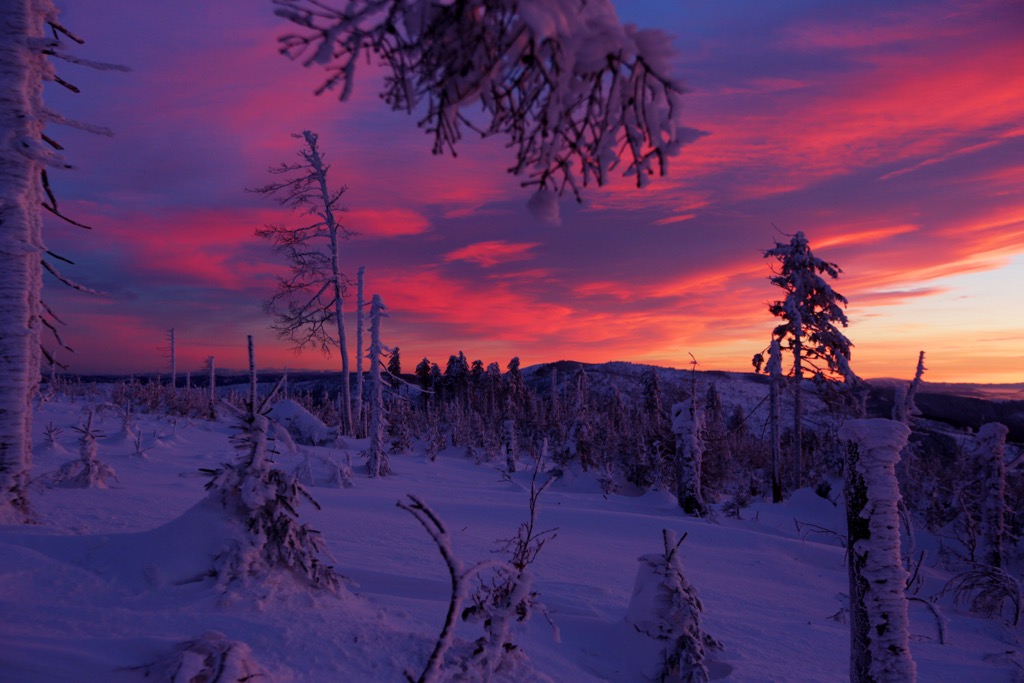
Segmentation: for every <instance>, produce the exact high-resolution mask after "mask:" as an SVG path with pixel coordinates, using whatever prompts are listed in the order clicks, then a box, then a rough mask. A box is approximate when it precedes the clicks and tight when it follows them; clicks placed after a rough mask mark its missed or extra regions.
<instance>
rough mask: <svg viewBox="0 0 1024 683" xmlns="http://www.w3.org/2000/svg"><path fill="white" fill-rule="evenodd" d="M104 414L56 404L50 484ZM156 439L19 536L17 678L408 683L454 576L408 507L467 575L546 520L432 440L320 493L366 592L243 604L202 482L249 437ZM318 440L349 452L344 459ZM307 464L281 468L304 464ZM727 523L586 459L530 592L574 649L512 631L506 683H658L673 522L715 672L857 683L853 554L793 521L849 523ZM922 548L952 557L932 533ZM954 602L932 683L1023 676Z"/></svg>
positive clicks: (934, 575)
mask: <svg viewBox="0 0 1024 683" xmlns="http://www.w3.org/2000/svg"><path fill="white" fill-rule="evenodd" d="M762 391H763V387H762ZM103 404H104V401H103V398H102V397H98V398H97V399H95V400H94V401H91V402H85V401H78V402H71V401H69V400H68V399H66V398H63V397H61V396H57V397H55V398H53V399H52V400H50V401H49V402H47V403H45V404H43V405H41V406H39V407H38V408H37V409H36V419H35V421H34V424H35V432H34V434H33V436H34V437H35V438H34V439H33V443H34V444H39V445H38V446H36V448H35V460H36V463H35V468H34V469H33V476H35V475H37V474H43V473H46V472H50V471H54V470H56V469H57V468H58V467H59V466H60V465H61V464H63V463H64V462H65V461H66V460H67V459H68V452H72V453H75V452H77V450H78V443H77V442H78V438H79V436H80V435H79V434H77V433H76V432H74V430H73V429H72V428H73V427H74V426H76V425H78V424H80V423H81V422H82V418H83V416H84V415H86V414H87V413H88V410H89V408H91V407H92V408H95V409H96V417H95V426H96V427H97V429H101V430H102V431H104V432H106V433H109V434H116V433H117V430H118V428H119V426H120V416H119V414H118V411H117V409H116V407H114V406H109V405H107V406H106V407H104V405H103ZM51 422H52V423H53V425H54V426H55V427H57V428H60V429H62V430H63V431H62V432H61V433H60V434H57V435H56V439H57V441H58V442H59V443H60V445H61V446H62V447H63V449H64V451H65V452H61V451H57V450H53V449H47V448H45V447H44V444H45V441H46V439H45V436H44V433H45V426H46V425H47V424H48V423H51ZM137 433H138V434H140V435H142V436H143V439H144V445H145V447H147V448H149V451H148V456H149V457H148V458H145V459H144V458H139V457H136V456H135V455H133V452H134V447H133V445H132V444H131V443H128V442H123V441H122V442H118V440H117V439H116V438H110V439H108V440H105V441H104V442H102V445H101V449H100V450H101V455H102V457H103V458H104V459H105V460H106V461H107V462H109V463H110V464H111V465H113V466H114V467H115V468H116V469H117V473H118V476H119V478H120V482H119V483H111V486H110V488H108V489H97V488H87V489H86V488H83V489H41V490H40V489H38V488H36V487H33V489H32V491H31V496H32V505H33V508H34V509H35V510H36V512H37V515H38V521H39V524H36V525H11V526H3V527H0V614H2V615H3V617H2V618H0V680H3V681H5V682H6V681H14V682H17V683H54V682H65V681H67V682H75V683H82V682H87V683H91V682H103V683H128V682H139V683H143V682H145V683H152V681H154V680H160V679H159V678H154V676H155V675H156V674H157V673H159V672H160V671H166V669H161V668H160V666H161V663H167V662H168V658H173V657H179V658H180V659H182V660H185V663H187V664H188V666H195V665H196V664H197V662H196V661H195V659H194V657H193V655H192V654H185V653H186V652H188V651H189V650H190V649H191V650H192V651H193V652H194V653H198V652H200V651H204V652H208V651H213V652H223V653H225V654H224V663H225V666H226V667H227V666H237V667H239V668H241V667H250V669H249V670H255V668H256V667H259V668H261V669H263V670H264V671H266V672H267V676H266V677H256V678H255V679H254V680H255V681H261V683H265V682H266V681H271V680H272V681H277V682H279V683H280V682H282V681H284V682H290V681H295V682H308V683H322V682H323V681H359V682H361V683H362V682H365V683H372V682H377V681H380V682H387V683H390V682H394V681H401V680H402V679H403V672H404V671H406V670H412V671H415V672H419V671H422V670H423V667H424V666H425V664H426V662H427V658H428V657H429V655H430V652H431V650H432V648H433V647H434V644H435V641H436V639H437V636H438V634H439V632H440V629H441V625H442V623H443V621H444V616H445V610H446V608H447V605H448V599H449V580H448V579H449V577H448V574H447V570H446V568H445V566H444V563H443V562H442V561H441V559H440V558H439V557H438V550H437V546H436V545H435V544H434V542H433V541H432V540H431V539H430V538H429V537H428V535H427V534H425V533H424V531H423V528H422V527H420V525H419V524H417V523H416V521H415V520H414V519H413V518H412V517H411V516H410V515H409V514H408V513H407V512H405V511H403V510H400V509H398V508H397V507H396V506H395V503H396V501H398V500H399V499H403V498H404V497H405V496H406V494H408V493H410V492H412V493H415V494H416V495H417V496H419V497H420V498H422V499H423V500H424V501H425V502H427V503H428V504H430V506H431V508H432V509H434V510H435V511H436V512H437V514H438V515H439V516H440V517H441V518H442V519H443V520H444V521H445V523H446V525H447V528H448V529H449V530H450V532H451V541H452V546H453V551H454V552H455V553H457V554H458V556H459V557H461V558H463V559H464V560H465V561H466V562H467V563H475V562H479V561H482V560H488V559H492V558H493V557H494V554H493V553H492V551H493V550H495V549H496V544H495V541H496V540H497V539H505V538H509V537H511V536H514V535H515V530H516V528H517V527H518V525H519V524H521V523H522V522H523V521H524V520H525V519H526V518H527V516H528V510H527V506H528V495H529V493H528V492H529V489H530V477H531V473H530V472H521V473H516V474H514V475H512V476H511V478H510V479H509V478H503V477H502V476H501V475H500V474H499V473H498V472H496V471H495V469H494V468H493V467H490V466H487V465H483V466H478V465H475V464H474V463H473V462H472V461H470V460H467V459H466V458H465V457H464V454H463V452H462V451H461V450H456V449H444V450H441V451H440V452H439V454H438V457H437V460H436V462H430V461H428V460H427V458H426V457H425V454H424V450H425V445H424V444H423V443H422V442H416V444H415V446H414V448H413V451H412V453H411V454H409V455H402V456H392V458H391V465H392V467H393V469H394V470H395V476H393V477H382V478H380V479H370V478H369V477H366V476H364V475H361V474H360V475H357V476H356V477H355V478H354V481H355V486H354V487H353V488H349V489H343V488H333V487H332V488H327V487H317V488H316V489H315V490H314V491H313V493H314V495H315V496H316V498H317V500H318V501H319V502H320V504H321V505H322V506H323V510H322V511H320V512H316V511H315V510H314V509H313V508H312V506H306V505H304V506H302V508H300V513H301V516H302V521H304V522H307V523H309V524H310V525H311V526H312V527H314V528H316V529H319V530H320V531H321V532H323V535H324V540H325V542H326V545H327V547H328V548H329V550H330V552H331V554H332V555H333V556H334V558H335V559H336V565H335V566H336V568H337V569H338V571H339V572H340V573H341V574H343V575H345V576H347V577H349V579H351V583H350V584H348V593H349V594H342V595H340V596H338V597H336V596H333V595H331V594H329V593H325V592H323V591H314V590H311V589H308V588H305V587H303V586H301V585H300V584H299V583H297V582H296V581H295V580H293V579H292V578H291V577H290V576H289V575H287V574H283V573H282V574H279V575H276V576H272V577H270V578H269V579H267V580H266V581H265V582H263V583H261V584H257V585H254V586H252V587H249V588H247V589H244V590H242V591H240V592H232V593H228V594H225V593H223V592H221V591H220V590H218V589H217V587H216V586H215V585H214V584H213V582H212V581H210V580H205V581H204V580H198V581H197V580H196V578H197V575H199V574H200V573H202V572H204V571H207V570H208V568H209V567H210V564H211V559H212V558H213V557H214V556H215V555H216V554H217V553H219V552H220V551H221V550H222V549H223V538H224V537H223V535H222V534H224V533H228V532H230V529H226V528H225V527H226V526H227V525H226V524H225V522H224V521H223V512H222V510H221V509H220V506H219V505H216V504H213V503H211V502H209V501H206V502H203V501H204V498H205V496H206V494H205V492H204V490H203V484H204V483H205V481H206V478H205V477H203V476H201V475H200V474H199V472H198V470H199V468H201V467H206V468H209V467H217V466H219V464H220V463H221V462H223V461H224V460H225V459H226V457H228V454H230V453H232V451H233V448H232V446H231V444H230V442H229V441H228V438H229V436H230V434H231V433H232V429H231V426H230V424H229V423H227V422H206V421H192V422H189V421H185V420H180V419H179V421H178V425H177V429H176V430H172V429H171V422H170V421H169V420H167V419H163V418H158V417H155V416H153V415H147V414H142V415H139V416H138V424H137ZM157 437H159V438H157ZM365 447H366V442H365V441H357V442H355V443H354V444H353V446H352V448H353V450H356V449H364V448H365ZM308 448H309V450H310V451H311V452H312V453H315V454H318V455H324V456H325V457H337V451H336V450H335V451H333V455H332V451H331V450H329V449H326V448H316V447H308ZM303 457H304V456H303V455H302V454H296V455H290V454H288V453H282V454H280V455H278V456H276V457H275V459H276V460H277V465H278V466H279V467H282V468H285V469H291V467H293V466H297V465H298V464H299V463H300V462H301V461H302V459H303ZM498 464H499V463H495V465H498ZM354 465H356V467H354V469H356V470H357V471H359V472H362V471H363V470H362V469H361V468H360V467H358V465H359V463H354ZM524 469H525V468H524ZM713 507H714V506H713ZM718 517H719V519H718V521H717V522H714V521H707V520H703V519H696V518H693V517H690V516H686V515H683V514H682V512H681V511H680V509H679V507H678V505H677V504H676V500H675V498H674V496H672V495H671V494H670V493H668V492H665V491H654V492H650V493H648V494H646V495H644V496H636V497H628V496H617V495H609V496H607V497H606V496H604V495H603V494H602V493H601V490H600V485H599V483H598V482H597V477H596V475H594V474H592V473H580V472H578V471H576V470H574V469H571V468H570V469H569V470H568V471H567V472H566V475H565V476H564V477H563V478H562V479H560V480H558V481H556V482H555V483H554V484H553V485H552V487H551V488H549V489H548V490H547V491H546V492H545V493H544V495H543V496H542V497H541V499H540V510H539V522H538V523H539V524H540V525H541V527H542V528H552V527H558V537H557V538H555V539H553V540H552V541H551V542H550V543H549V544H548V545H547V546H546V547H545V548H544V552H543V553H541V554H540V556H539V557H538V559H537V562H536V563H535V564H534V565H532V566H531V569H532V573H533V581H532V589H531V590H535V591H537V592H539V593H540V598H541V600H543V601H544V603H545V604H546V605H547V606H548V608H549V609H550V611H551V617H552V619H553V620H554V622H555V623H556V625H557V626H558V627H559V629H560V632H561V636H562V637H561V643H557V642H555V641H554V639H553V638H552V633H551V628H550V626H549V625H548V624H547V623H546V621H545V620H544V619H543V618H534V619H531V620H530V621H529V622H527V623H526V624H513V625H512V627H513V629H521V630H519V631H517V632H516V633H515V634H514V635H515V641H514V642H515V643H516V644H517V645H518V646H519V648H520V651H521V653H522V656H521V657H519V658H517V659H516V660H515V664H516V666H515V667H514V668H511V669H510V670H507V671H506V670H503V671H501V672H498V673H496V675H495V676H494V678H493V680H494V681H503V682H508V681H522V682H526V681H529V682H531V683H533V682H535V681H543V680H553V681H558V682H559V683H562V682H570V681H571V682H572V683H594V682H599V681H612V682H614V683H637V681H638V675H637V672H639V671H642V670H645V669H647V668H648V667H652V666H653V662H651V661H650V660H649V659H645V657H646V655H647V654H649V653H650V649H649V642H650V639H649V638H647V637H646V636H644V635H641V634H639V633H638V632H637V631H636V629H635V628H633V626H632V625H630V624H629V623H627V621H626V619H625V617H626V613H627V610H628V607H629V603H630V597H631V595H632V588H633V584H634V579H635V577H636V573H637V558H638V557H640V556H642V555H645V554H650V553H653V552H658V551H659V550H660V548H661V545H662V537H661V533H662V529H665V528H668V529H672V530H674V531H676V532H677V533H678V534H679V535H682V533H687V534H688V535H687V539H686V541H685V542H684V543H683V545H682V546H681V548H680V552H681V553H682V555H683V558H682V559H683V561H684V563H685V569H686V578H687V579H688V581H689V582H690V584H691V585H692V586H693V587H694V588H695V590H696V591H697V593H698V594H699V596H700V599H701V602H702V603H703V607H704V610H703V615H702V619H703V626H704V628H705V629H706V630H707V632H708V633H711V634H712V635H714V636H715V638H717V639H719V640H720V641H721V642H722V643H723V644H724V645H725V649H724V650H723V651H721V652H717V653H712V654H711V655H710V656H709V657H708V658H707V659H706V660H705V662H706V665H707V667H708V672H709V676H710V678H711V680H722V681H730V682H751V683H765V682H767V681H778V682H789V681H801V682H808V683H810V682H816V681H817V682H822V683H824V682H835V681H843V680H846V679H847V666H848V652H849V651H848V637H849V636H848V628H849V626H848V624H846V623H841V622H839V621H836V620H833V619H831V618H830V617H831V616H832V615H834V614H836V613H837V611H841V608H842V607H843V606H844V605H845V598H844V597H843V594H845V593H846V590H847V577H846V567H845V565H844V552H845V551H844V549H843V548H842V547H840V545H839V544H838V542H837V539H836V537H835V536H831V535H827V534H816V535H811V536H807V537H806V538H804V536H806V534H801V533H800V532H799V531H798V530H797V529H796V528H795V526H794V519H797V520H800V521H802V522H812V523H814V524H818V525H820V526H823V527H826V528H832V529H836V530H840V525H841V524H842V519H843V515H842V510H841V509H840V508H836V507H834V506H833V505H832V504H831V503H830V502H829V501H827V500H824V499H822V498H819V497H818V496H815V495H814V494H813V493H812V492H810V491H809V490H801V491H797V492H795V493H794V494H793V495H792V496H791V497H790V498H788V499H787V500H786V502H785V503H782V504H779V505H772V504H771V503H766V502H755V503H754V504H753V505H752V506H751V507H749V508H746V509H744V510H743V518H744V519H741V520H737V519H730V518H727V517H725V515H721V514H720V515H719V516H718ZM918 543H919V545H920V546H921V547H926V546H927V547H932V548H934V547H935V545H937V541H936V540H935V539H934V538H933V537H930V536H928V535H927V534H925V533H920V534H919V536H918ZM929 544H931V545H929ZM936 555H937V554H933V553H931V552H929V558H931V557H935V556H936ZM929 563H931V560H929ZM948 578H949V574H948V573H946V572H944V571H943V570H941V569H937V568H932V567H928V570H927V572H926V577H925V586H924V587H923V589H922V593H921V594H923V595H933V594H935V593H937V592H938V591H939V590H940V589H941V587H942V586H943V585H944V583H945V581H946V580H948ZM939 606H940V609H941V610H942V611H943V613H944V614H945V615H946V616H947V617H948V618H949V627H948V644H947V645H940V644H939V643H938V638H937V634H936V626H935V620H934V618H933V617H932V615H931V614H929V613H928V612H927V610H926V609H924V608H923V607H922V606H921V605H919V604H915V603H912V604H911V613H910V635H911V640H910V646H911V649H912V652H913V655H914V659H915V660H916V662H917V667H918V677H919V680H921V681H927V682H929V683H932V682H937V683H943V682H946V681H948V682H951V683H953V682H956V683H962V682H964V681H1011V680H1014V675H1015V672H1016V671H1017V670H1019V667H1018V664H1017V662H1021V661H1022V658H1021V657H1020V655H1019V654H1018V653H1017V647H1016V646H1015V645H1013V644H1012V643H1014V642H1016V639H1017V637H1016V631H1013V630H1007V628H1006V627H1005V626H1003V625H1002V624H1001V623H1000V622H998V621H994V620H986V619H980V618H975V617H972V616H970V615H969V614H968V613H966V610H962V609H959V608H957V607H956V606H955V605H953V603H952V598H951V597H944V598H941V599H940V604H939ZM211 632H216V633H218V634H222V637H217V636H214V635H212V634H211ZM204 634H207V635H206V637H205V645H200V644H199V643H203V642H204ZM479 634H480V625H479V624H474V623H464V622H459V623H457V625H456V629H455V634H454V639H453V647H452V650H451V652H450V653H449V659H448V660H446V664H447V666H446V669H445V670H446V671H448V674H449V675H451V676H454V671H453V670H452V668H451V663H452V662H453V659H451V658H454V657H467V658H468V657H471V655H472V641H473V640H474V639H475V638H477V637H478V636H479ZM645 641H646V643H645ZM241 645H244V646H245V647H241ZM229 647H230V650H228V648H229ZM246 648H248V650H246ZM228 652H234V653H235V654H233V655H232V654H227V653H228ZM243 662H244V663H243ZM146 667H149V669H150V670H151V671H152V672H153V673H151V674H150V676H149V677H148V678H145V672H146V670H147V669H146ZM242 670H243V671H244V670H246V669H242Z"/></svg>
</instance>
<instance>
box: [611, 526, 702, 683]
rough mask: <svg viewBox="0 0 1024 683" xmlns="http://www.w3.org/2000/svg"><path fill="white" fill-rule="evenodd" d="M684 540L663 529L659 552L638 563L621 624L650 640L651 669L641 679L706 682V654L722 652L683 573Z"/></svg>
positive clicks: (693, 682)
mask: <svg viewBox="0 0 1024 683" xmlns="http://www.w3.org/2000/svg"><path fill="white" fill-rule="evenodd" d="M685 538H686V536H685V535H684V536H683V537H682V538H680V539H678V540H677V538H676V534H675V532H673V531H670V530H669V529H664V530H663V531H662V540H663V542H664V552H661V553H653V554H650V555H643V556H641V557H640V558H639V560H640V568H639V570H638V571H637V575H636V581H635V583H634V586H633V595H632V597H630V600H629V610H628V612H627V613H626V621H627V623H629V624H631V625H632V626H633V628H635V629H636V630H637V632H639V633H641V634H643V635H645V636H647V637H649V638H651V639H652V640H654V641H655V642H656V643H657V644H658V653H659V661H658V662H657V663H656V665H655V669H653V670H651V671H643V672H642V680H658V681H663V682H665V683H667V682H668V681H685V682H686V683H707V681H709V680H710V675H709V673H708V668H707V664H706V662H705V660H706V658H707V649H708V648H714V649H719V648H721V645H720V644H719V643H718V642H717V641H716V640H715V639H713V638H711V637H710V636H709V635H708V634H707V633H705V631H704V626H703V623H702V622H703V616H702V613H703V610H704V606H703V605H702V604H701V601H700V598H699V597H697V592H696V591H695V590H694V588H693V586H692V585H691V584H690V582H689V581H687V579H686V576H685V575H684V574H683V562H682V559H681V558H680V555H679V546H680V544H681V543H682V542H683V540H685Z"/></svg>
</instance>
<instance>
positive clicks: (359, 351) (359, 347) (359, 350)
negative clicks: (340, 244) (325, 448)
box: [352, 266, 366, 437]
mask: <svg viewBox="0 0 1024 683" xmlns="http://www.w3.org/2000/svg"><path fill="white" fill-rule="evenodd" d="M365 275H366V266H359V274H358V275H357V276H356V413H355V421H356V425H358V427H357V428H356V429H354V430H352V436H356V437H358V436H360V431H362V425H363V424H364V423H363V318H364V316H363V307H364V306H365V305H366V301H364V300H363V279H364V277H365Z"/></svg>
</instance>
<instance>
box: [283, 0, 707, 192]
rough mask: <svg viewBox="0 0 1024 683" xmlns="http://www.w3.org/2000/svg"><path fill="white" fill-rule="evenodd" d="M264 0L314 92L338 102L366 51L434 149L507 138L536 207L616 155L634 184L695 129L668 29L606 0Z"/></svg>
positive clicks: (601, 177)
mask: <svg viewBox="0 0 1024 683" xmlns="http://www.w3.org/2000/svg"><path fill="white" fill-rule="evenodd" d="M273 2H274V4H275V5H276V6H277V9H276V13H277V15H278V16H280V17H282V18H284V19H286V20H288V21H290V22H292V23H293V24H295V25H296V26H297V27H298V29H297V30H296V32H294V33H289V34H287V35H285V36H282V37H281V39H280V46H281V52H282V53H284V54H286V55H288V56H289V57H291V58H293V59H297V60H301V61H302V63H303V64H304V65H306V66H310V65H315V64H318V65H322V66H323V67H324V68H325V69H326V70H327V74H328V75H327V78H326V80H325V81H324V83H323V85H321V86H320V88H319V89H318V90H317V91H316V92H317V94H321V93H323V92H325V91H327V90H331V89H340V91H341V95H340V96H341V99H342V100H345V99H347V98H348V97H349V95H350V94H351V92H352V88H353V84H354V79H355V70H356V64H357V63H358V61H359V60H360V59H368V58H370V56H371V55H372V56H375V57H376V58H377V59H378V60H379V61H380V62H381V63H382V64H383V66H384V68H385V82H384V88H383V92H382V93H381V97H382V99H383V100H384V101H385V102H386V103H387V104H388V105H389V106H390V107H391V108H392V109H394V110H396V111H406V112H409V113H412V112H413V111H414V110H416V109H417V108H418V107H419V106H420V105H425V106H424V107H423V109H421V110H420V111H423V117H422V118H421V119H420V120H419V121H418V124H419V126H420V127H421V128H423V129H424V130H425V131H426V132H427V133H428V134H430V135H432V136H433V138H434V145H433V151H434V153H435V154H441V153H444V152H446V151H450V152H451V153H452V154H454V153H455V147H456V144H457V143H458V142H459V140H460V139H461V137H462V133H463V130H464V129H469V130H472V131H475V132H477V133H479V134H481V135H483V136H490V135H497V134H501V135H504V136H508V138H509V139H510V143H509V146H510V147H512V148H514V149H515V150H516V152H515V161H514V163H513V164H512V166H511V167H509V171H510V172H511V173H513V174H516V175H525V176H526V179H525V180H524V181H523V185H524V186H534V187H536V188H537V190H538V193H537V194H536V195H535V196H534V200H533V201H534V202H537V203H538V204H539V208H541V209H550V208H551V207H552V206H554V205H555V203H554V201H553V200H554V198H555V197H556V196H557V195H556V194H555V193H559V194H560V193H562V192H564V191H565V190H566V189H567V188H568V189H569V190H571V191H572V192H573V193H574V194H575V196H576V197H577V199H578V198H579V196H580V190H581V188H582V187H583V186H586V185H587V184H588V183H590V182H596V183H597V184H598V185H601V184H604V183H605V182H607V180H608V173H609V171H612V170H614V169H616V168H617V167H619V166H620V164H621V165H622V166H623V167H624V168H623V172H624V174H625V175H628V176H635V177H636V183H637V186H638V187H643V186H644V185H645V184H646V183H647V181H648V179H649V177H650V176H651V175H653V174H654V173H655V172H657V173H659V174H664V173H665V170H666V166H667V159H668V157H669V156H672V155H674V154H676V153H678V151H679V148H680V146H681V145H682V144H684V143H686V142H688V141H690V140H693V139H695V137H696V136H697V135H699V133H697V132H696V131H693V130H689V129H686V128H683V127H681V126H679V125H678V124H677V121H676V117H677V114H678V112H679V99H680V95H681V94H682V92H683V88H682V86H681V85H680V83H679V82H678V81H676V80H674V79H673V78H671V77H670V76H669V73H668V72H669V70H670V69H669V57H670V56H671V54H672V47H671V38H670V36H668V35H667V34H665V33H664V32H662V31H660V30H651V29H638V28H636V27H634V26H624V25H623V24H622V23H621V22H620V21H619V18H618V16H617V14H616V12H615V8H614V6H613V4H612V2H611V0H585V1H581V0H552V1H551V2H540V1H538V0H533V1H530V0H464V1H460V2H434V1H433V0H356V1H353V2H347V1H346V2H342V1H341V0H337V2H330V1H326V2H325V1H324V0H273ZM470 107H474V108H475V107H479V108H481V109H482V111H483V114H482V116H475V115H467V113H466V111H467V110H468V109H469V108H470Z"/></svg>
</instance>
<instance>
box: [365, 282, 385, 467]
mask: <svg viewBox="0 0 1024 683" xmlns="http://www.w3.org/2000/svg"><path fill="white" fill-rule="evenodd" d="M386 308H387V307H386V306H385V305H384V301H383V300H382V299H381V298H380V294H374V295H373V301H372V303H371V304H370V350H369V353H367V355H366V358H367V360H369V361H370V433H369V434H368V435H367V436H368V437H369V439H370V446H369V449H368V451H367V461H366V468H367V471H368V472H369V474H370V476H371V477H382V476H387V475H389V474H391V465H390V464H389V463H388V451H387V447H386V446H385V443H384V436H385V431H386V429H387V418H386V417H385V415H384V382H383V381H382V379H381V372H380V366H381V363H382V360H381V359H382V356H383V353H384V345H383V344H382V343H381V341H380V322H381V319H382V318H384V317H385V315H386V314H385V313H384V310H385V309H386Z"/></svg>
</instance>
